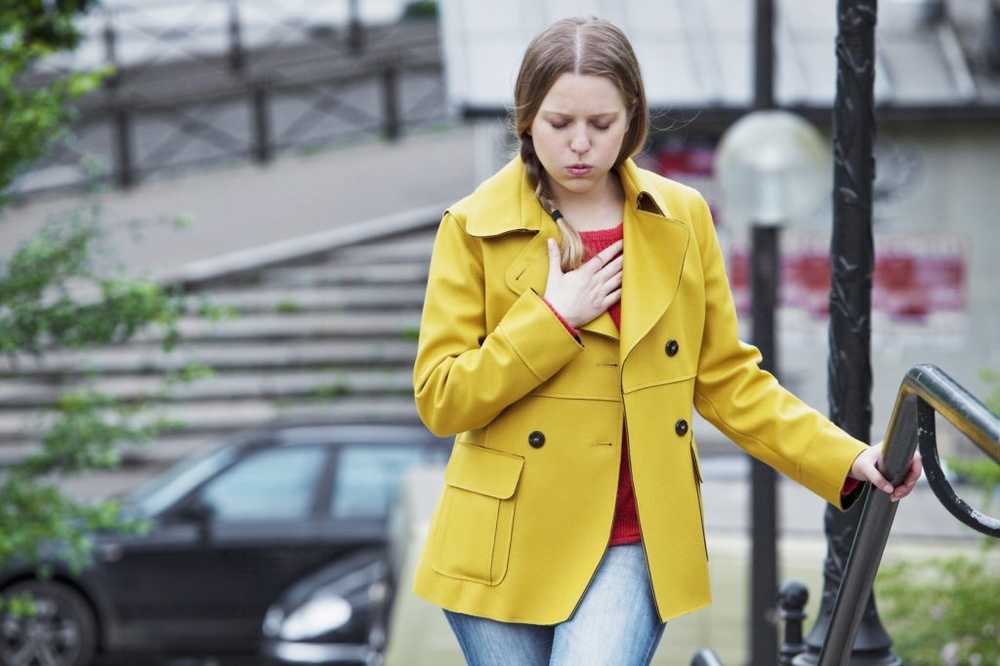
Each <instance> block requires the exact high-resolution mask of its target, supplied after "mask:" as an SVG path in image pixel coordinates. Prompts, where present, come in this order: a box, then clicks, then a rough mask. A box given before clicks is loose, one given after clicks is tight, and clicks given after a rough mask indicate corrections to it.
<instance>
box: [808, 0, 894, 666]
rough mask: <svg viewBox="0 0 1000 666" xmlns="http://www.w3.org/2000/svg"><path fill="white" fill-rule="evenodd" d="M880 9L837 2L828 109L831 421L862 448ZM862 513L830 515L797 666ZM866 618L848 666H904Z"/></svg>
mask: <svg viewBox="0 0 1000 666" xmlns="http://www.w3.org/2000/svg"><path fill="white" fill-rule="evenodd" d="M877 15H878V3H877V0H839V1H838V4H837V24H838V25H837V41H836V54H837V96H836V100H835V102H834V108H833V153H834V155H833V157H834V175H833V233H832V236H831V242H830V261H831V280H832V284H831V288H830V329H829V344H830V356H829V359H828V362H827V372H828V387H827V391H828V394H829V403H830V418H831V420H832V421H833V422H834V423H836V424H837V425H838V426H840V427H841V428H843V429H844V430H846V431H847V432H848V433H850V434H851V435H853V436H854V437H857V438H858V439H860V440H862V441H865V442H868V441H870V439H871V422H872V404H871V389H872V370H871V284H872V271H873V267H874V244H873V241H872V185H873V182H874V177H875V160H874V157H873V156H872V146H873V143H874V139H875V113H874V87H875V22H876V18H877ZM861 507H862V503H861V502H857V503H855V505H854V506H853V507H852V508H851V509H850V510H849V511H846V512H841V511H838V510H837V509H836V508H834V507H833V506H827V507H826V514H825V516H824V527H825V530H826V538H827V554H826V559H825V561H824V565H823V596H822V599H821V601H820V609H819V613H818V616H817V618H816V622H815V624H814V625H813V627H812V630H811V631H810V632H809V635H808V636H806V646H807V650H806V652H804V653H803V654H801V655H799V657H797V658H796V659H795V662H794V663H795V664H797V665H806V664H809V665H811V664H816V663H818V661H819V653H820V650H821V648H822V644H823V641H824V639H825V638H826V634H827V632H828V630H829V626H830V617H831V614H832V613H833V608H834V602H835V600H836V595H837V589H838V587H839V586H840V582H841V580H843V577H844V569H845V565H846V562H847V557H848V555H849V553H850V548H851V543H852V541H853V540H854V534H855V531H856V529H857V524H858V518H859V516H860V513H861ZM865 603H866V606H865V610H864V617H863V619H862V622H861V626H860V628H859V630H858V633H857V636H856V638H855V641H854V646H853V649H852V651H851V657H850V663H851V664H853V665H858V664H880V665H891V664H897V665H898V664H901V662H900V660H899V659H898V658H897V657H896V656H895V655H893V654H892V651H891V650H890V647H891V645H892V640H891V639H890V638H889V635H888V634H887V633H886V631H885V629H884V628H883V627H882V623H881V621H880V620H879V617H878V611H877V610H876V608H875V598H874V595H871V594H869V595H867V601H866V602H865Z"/></svg>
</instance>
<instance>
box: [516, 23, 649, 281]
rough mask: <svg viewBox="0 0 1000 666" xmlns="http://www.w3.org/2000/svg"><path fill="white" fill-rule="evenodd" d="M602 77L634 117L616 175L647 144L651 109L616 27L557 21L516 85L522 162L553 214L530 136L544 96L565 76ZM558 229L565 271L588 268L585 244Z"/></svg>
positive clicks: (530, 54)
mask: <svg viewBox="0 0 1000 666" xmlns="http://www.w3.org/2000/svg"><path fill="white" fill-rule="evenodd" d="M566 72H572V73H574V74H584V75H586V74H590V75H595V76H603V77H605V78H607V79H609V80H610V81H611V82H612V83H614V84H615V86H617V88H618V90H619V92H620V93H621V96H622V99H623V100H624V102H625V110H626V112H627V113H628V115H629V126H628V129H627V130H626V132H625V136H624V138H623V139H622V146H621V150H620V151H619V152H618V157H617V158H616V159H615V163H614V165H613V168H614V169H617V168H618V167H619V166H621V164H622V163H623V162H624V161H625V160H626V159H627V158H629V157H631V156H632V155H634V154H636V153H637V152H639V151H640V150H641V149H642V147H643V146H644V145H645V143H646V136H647V133H648V131H649V108H648V106H647V104H646V93H645V90H644V89H643V85H642V76H641V74H640V72H639V61H638V60H637V59H636V57H635V52H634V51H633V50H632V45H631V44H630V43H629V41H628V38H627V37H626V36H625V34H624V33H623V32H622V31H621V30H620V29H619V28H618V27H617V26H615V25H614V24H612V23H611V22H609V21H606V20H604V19H600V18H597V17H596V16H588V17H573V18H564V19H560V20H558V21H556V22H555V23H553V24H552V25H550V26H549V27H548V28H546V29H545V30H544V31H542V32H541V33H540V34H538V35H537V36H536V37H535V38H534V39H532V40H531V42H530V43H529V44H528V48H527V50H526V51H525V52H524V59H523V60H522V61H521V69H520V71H519V72H518V74H517V82H516V83H515V85H514V107H513V109H512V114H511V115H512V125H513V127H511V130H512V131H513V132H514V134H515V136H517V138H518V139H519V140H520V151H521V160H522V161H523V162H524V166H525V168H526V169H527V172H528V179H529V181H530V182H531V183H532V184H533V185H534V187H535V194H536V196H537V197H538V200H539V201H540V202H541V204H542V207H543V208H544V209H545V210H546V211H547V212H548V213H550V214H551V213H552V212H553V211H554V210H555V200H554V199H553V197H552V190H551V186H550V184H549V181H548V175H547V174H546V173H545V169H544V168H543V167H542V163H541V161H539V159H538V155H537V154H536V153H535V146H534V143H533V141H532V138H531V136H530V135H529V134H528V133H527V132H528V130H530V129H531V124H532V122H534V119H535V114H537V113H538V108H539V107H540V106H541V104H542V100H543V99H544V98H545V95H546V94H548V92H549V89H550V88H551V87H552V85H553V84H554V83H555V82H556V79H558V78H559V77H560V76H561V75H562V74H564V73H566ZM556 224H557V225H558V226H559V231H560V235H561V237H562V239H561V242H560V254H561V257H562V262H561V263H562V268H563V270H564V271H566V270H573V269H575V268H577V267H579V266H580V264H581V263H583V240H582V239H581V238H580V234H579V233H577V231H576V230H575V229H574V228H573V227H572V226H571V225H570V224H569V223H568V222H566V220H565V218H562V217H560V218H559V219H558V220H556Z"/></svg>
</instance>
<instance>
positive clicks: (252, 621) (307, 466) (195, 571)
mask: <svg viewBox="0 0 1000 666" xmlns="http://www.w3.org/2000/svg"><path fill="white" fill-rule="evenodd" d="M450 444H451V441H450V440H449V439H442V438H439V437H435V436H434V435H433V434H431V433H429V432H428V431H427V430H426V429H425V428H423V427H422V426H420V425H413V426H407V425H388V424H386V425H367V424H365V425H362V424H357V425H353V424H352V425H344V424H336V425H331V424H308V425H275V426H272V427H268V428H262V429H257V430H253V431H250V432H247V433H244V434H242V435H240V436H237V437H235V438H233V439H231V440H228V441H226V442H224V443H223V444H222V445H221V446H219V447H218V448H216V449H214V450H212V451H211V452H209V453H207V454H205V455H201V456H198V457H194V458H191V459H187V460H184V461H182V462H180V463H178V464H177V465H176V466H174V467H173V468H172V469H170V470H168V471H167V472H165V473H164V474H162V475H160V476H158V477H156V478H154V479H152V480H151V481H150V482H148V483H146V484H145V485H143V486H141V487H139V488H138V489H136V490H135V491H133V492H131V493H129V494H128V495H127V496H125V497H123V498H122V499H123V503H124V506H125V508H126V511H128V512H132V513H133V515H138V516H142V517H145V518H148V519H150V521H151V523H152V524H153V529H152V530H151V531H150V532H149V533H148V534H145V535H141V536H140V535H119V534H96V535H94V563H93V564H92V565H91V566H89V567H87V568H86V569H85V570H83V571H82V572H81V573H80V575H78V576H73V575H72V574H71V572H70V571H69V569H68V568H67V567H66V566H65V565H63V564H61V563H60V562H58V561H53V562H52V564H53V567H54V571H55V576H54V578H53V579H52V580H46V581H40V580H35V579H34V571H33V570H32V569H31V568H28V567H22V568H9V569H7V570H3V571H0V594H7V593H12V592H24V591H28V592H31V593H33V594H34V595H35V596H36V598H37V599H38V600H39V601H38V603H37V607H38V613H37V614H36V615H35V616H34V617H33V618H30V619H14V618H11V617H7V618H3V619H0V663H2V664H24V666H33V665H34V664H35V663H36V661H37V663H39V664H46V665H47V666H84V665H86V664H89V663H91V661H92V658H93V656H94V654H95V653H102V654H123V653H124V654H130V655H146V656H148V657H150V658H151V657H153V656H168V655H176V654H182V655H193V654H194V655H220V656H221V655H256V654H259V652H260V649H261V627H262V625H263V621H264V615H265V612H266V611H267V609H268V607H269V606H270V605H271V604H272V603H273V602H275V600H276V599H277V598H278V597H279V595H281V594H282V593H284V592H286V591H287V590H288V588H290V587H291V586H292V585H293V584H294V583H296V582H298V581H301V580H303V579H306V578H307V577H308V576H309V575H310V574H312V573H315V572H319V571H320V570H323V569H325V568H327V567H328V565H329V566H335V565H336V563H337V562H339V561H342V560H343V561H344V562H345V563H347V564H348V565H351V564H355V563H356V562H357V561H358V560H357V558H358V557H359V556H360V557H367V556H368V554H371V553H372V552H376V553H377V552H380V551H382V550H384V549H385V545H386V538H387V535H386V520H387V514H388V510H389V508H390V507H391V505H392V503H393V502H394V501H395V498H396V494H397V492H398V482H399V479H400V477H401V476H402V475H403V473H404V472H405V471H406V470H407V469H408V468H409V467H410V466H412V465H414V464H417V463H430V464H443V463H444V462H445V461H446V460H447V457H448V454H449V449H450ZM362 640H363V639H362ZM31 653H34V654H35V655H36V657H35V658H34V660H33V659H32V657H30V656H28V655H29V654H31ZM43 653H44V654H43ZM135 663H143V664H146V663H152V662H151V661H147V660H145V659H143V660H140V661H135Z"/></svg>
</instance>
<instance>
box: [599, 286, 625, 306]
mask: <svg viewBox="0 0 1000 666" xmlns="http://www.w3.org/2000/svg"><path fill="white" fill-rule="evenodd" d="M621 295H622V290H621V289H615V290H614V291H613V292H611V293H610V294H608V295H607V296H605V297H604V302H603V304H602V305H604V307H605V309H606V308H609V307H611V306H612V305H613V304H614V303H616V302H617V301H618V299H619V298H621Z"/></svg>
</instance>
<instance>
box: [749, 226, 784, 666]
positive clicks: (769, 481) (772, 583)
mask: <svg viewBox="0 0 1000 666" xmlns="http://www.w3.org/2000/svg"><path fill="white" fill-rule="evenodd" d="M752 233H753V248H752V250H751V254H750V256H751V259H752V262H753V263H752V265H751V271H750V273H751V274H750V281H751V299H752V303H751V309H752V316H753V342H754V345H756V346H757V348H758V349H759V350H760V353H761V355H762V356H763V360H762V361H761V364H760V367H761V368H763V369H764V370H767V371H768V372H770V373H772V374H774V375H775V376H777V374H778V373H777V368H778V353H777V352H778V350H777V345H776V344H775V340H776V335H775V326H774V319H775V317H774V313H775V310H776V308H777V305H778V278H779V258H780V253H779V250H778V246H779V234H780V229H779V228H778V227H776V226H771V225H767V226H764V225H759V224H754V225H753V232H752ZM750 479H751V488H752V494H753V500H752V507H753V508H752V511H753V513H752V516H751V518H752V521H753V538H752V540H751V549H752V555H751V563H752V570H751V572H750V654H751V661H750V663H751V664H752V665H753V666H773V665H774V664H775V663H777V661H778V616H777V608H776V599H777V594H778V529H777V522H778V521H777V514H778V506H777V493H776V492H775V486H776V475H775V472H774V470H773V469H772V468H771V467H769V466H768V465H765V464H764V463H762V462H760V461H758V460H754V461H753V465H752V466H751V472H750Z"/></svg>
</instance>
